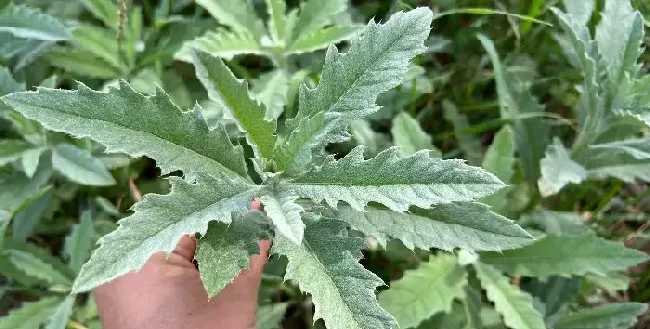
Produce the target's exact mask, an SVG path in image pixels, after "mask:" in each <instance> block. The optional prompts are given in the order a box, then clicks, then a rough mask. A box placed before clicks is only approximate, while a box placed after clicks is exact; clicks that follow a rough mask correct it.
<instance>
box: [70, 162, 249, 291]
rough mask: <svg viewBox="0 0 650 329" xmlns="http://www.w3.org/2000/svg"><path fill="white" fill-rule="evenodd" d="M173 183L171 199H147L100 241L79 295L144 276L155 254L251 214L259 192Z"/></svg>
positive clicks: (203, 182) (214, 183) (200, 180)
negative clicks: (129, 275) (140, 273)
mask: <svg viewBox="0 0 650 329" xmlns="http://www.w3.org/2000/svg"><path fill="white" fill-rule="evenodd" d="M170 182H171V184H172V189H171V192H170V193H169V194H167V195H156V194H149V195H147V196H145V198H144V200H143V201H142V202H141V203H138V204H137V205H136V206H135V207H134V208H133V210H134V213H133V214H132V215H131V216H129V217H126V218H123V219H122V220H120V222H119V224H120V226H119V227H118V228H117V229H116V230H115V231H113V232H112V233H110V234H108V235H106V236H104V237H103V238H102V239H101V240H100V244H101V246H100V247H99V248H98V249H97V250H95V251H94V252H93V254H92V256H91V258H90V261H89V262H88V263H86V264H85V265H84V266H83V267H82V268H81V273H80V274H79V276H78V277H77V280H76V282H75V284H74V287H73V291H74V292H81V291H86V290H90V289H92V288H94V287H96V286H98V285H100V284H102V283H104V282H107V281H110V280H112V279H114V278H116V277H118V276H120V275H123V274H126V273H128V272H131V271H137V270H139V269H140V268H141V267H142V266H143V265H144V263H145V262H146V261H147V260H148V259H149V257H150V256H151V255H152V254H154V253H156V252H159V251H164V252H171V251H172V250H174V248H175V247H176V244H177V242H178V241H179V240H180V238H181V237H182V236H183V235H186V234H194V233H197V232H198V233H200V234H202V235H203V234H205V233H206V231H207V229H208V222H210V221H219V222H223V223H230V221H231V214H232V213H234V212H243V211H245V210H248V209H249V208H250V202H251V200H253V197H254V195H255V194H256V193H257V192H258V189H259V188H258V187H256V186H254V185H249V184H247V183H242V182H241V181H239V180H233V179H231V178H228V177H225V176H224V177H221V178H214V177H212V176H207V175H200V174H199V175H196V181H194V182H187V181H185V180H183V179H181V178H177V177H170Z"/></svg>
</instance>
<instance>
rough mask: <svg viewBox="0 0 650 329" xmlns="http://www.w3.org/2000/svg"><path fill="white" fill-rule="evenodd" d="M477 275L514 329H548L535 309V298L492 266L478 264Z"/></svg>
mask: <svg viewBox="0 0 650 329" xmlns="http://www.w3.org/2000/svg"><path fill="white" fill-rule="evenodd" d="M474 268H475V269H476V275H477V276H478V278H479V280H481V286H482V287H483V289H485V291H486V293H487V297H488V299H489V300H490V301H492V302H493V303H494V308H495V309H496V310H497V312H499V314H501V315H502V316H503V321H504V322H505V324H506V325H507V326H508V327H510V328H512V329H546V325H545V324H544V319H543V318H542V315H541V314H540V313H539V312H538V311H537V310H535V308H534V307H533V298H532V297H531V296H530V295H529V294H527V293H526V292H524V291H522V290H519V288H518V287H515V286H513V285H511V284H510V282H508V278H507V277H505V276H504V275H502V274H501V273H499V272H498V271H497V270H496V269H494V268H493V267H492V266H490V265H487V264H481V263H477V264H475V265H474Z"/></svg>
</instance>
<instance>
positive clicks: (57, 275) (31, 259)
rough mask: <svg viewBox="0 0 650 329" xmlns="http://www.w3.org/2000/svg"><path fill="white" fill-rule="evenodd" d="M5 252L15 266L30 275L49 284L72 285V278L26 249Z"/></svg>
mask: <svg viewBox="0 0 650 329" xmlns="http://www.w3.org/2000/svg"><path fill="white" fill-rule="evenodd" d="M5 254H6V255H7V256H8V258H9V261H11V262H12V263H13V264H14V266H16V268H18V269H19V270H21V271H23V272H25V274H27V275H29V276H31V277H34V278H38V279H40V280H42V281H44V282H47V283H48V284H50V285H62V286H64V287H66V288H69V287H70V286H71V285H72V279H70V277H69V276H67V275H66V273H61V272H59V271H57V270H56V269H55V268H54V267H53V266H52V264H50V263H47V262H46V261H45V260H44V259H41V258H39V257H37V256H35V255H32V254H31V253H29V252H27V251H22V250H12V249H8V250H6V251H5Z"/></svg>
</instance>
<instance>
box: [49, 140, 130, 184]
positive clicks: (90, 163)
mask: <svg viewBox="0 0 650 329" xmlns="http://www.w3.org/2000/svg"><path fill="white" fill-rule="evenodd" d="M52 166H53V167H54V169H55V170H56V171H58V172H59V173H61V174H62V175H63V176H65V177H66V178H68V179H69V180H71V181H73V182H75V183H78V184H81V185H94V186H106V185H115V184H116V183H117V182H116V181H115V179H114V178H113V176H112V175H111V173H110V172H108V170H106V167H104V164H103V163H102V162H101V160H99V159H97V158H93V156H92V155H91V154H90V152H88V151H86V150H82V149H80V148H78V147H76V146H74V145H72V144H61V145H57V146H55V147H54V148H53V149H52Z"/></svg>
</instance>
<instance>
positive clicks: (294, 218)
mask: <svg viewBox="0 0 650 329" xmlns="http://www.w3.org/2000/svg"><path fill="white" fill-rule="evenodd" d="M297 199H298V197H297V196H295V195H293V194H291V192H289V191H272V192H271V193H269V194H267V195H263V196H262V197H260V201H261V202H262V204H263V205H264V211H265V212H266V214H267V215H268V216H269V218H270V219H271V221H272V222H273V225H274V226H275V231H276V234H278V235H282V236H283V237H285V238H287V239H288V240H289V241H291V242H293V243H295V244H297V245H300V244H301V243H302V238H303V235H304V232H305V224H304V223H303V222H302V219H301V218H300V213H301V212H302V211H303V210H304V209H303V208H302V206H300V205H299V204H298V203H296V200H297Z"/></svg>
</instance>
